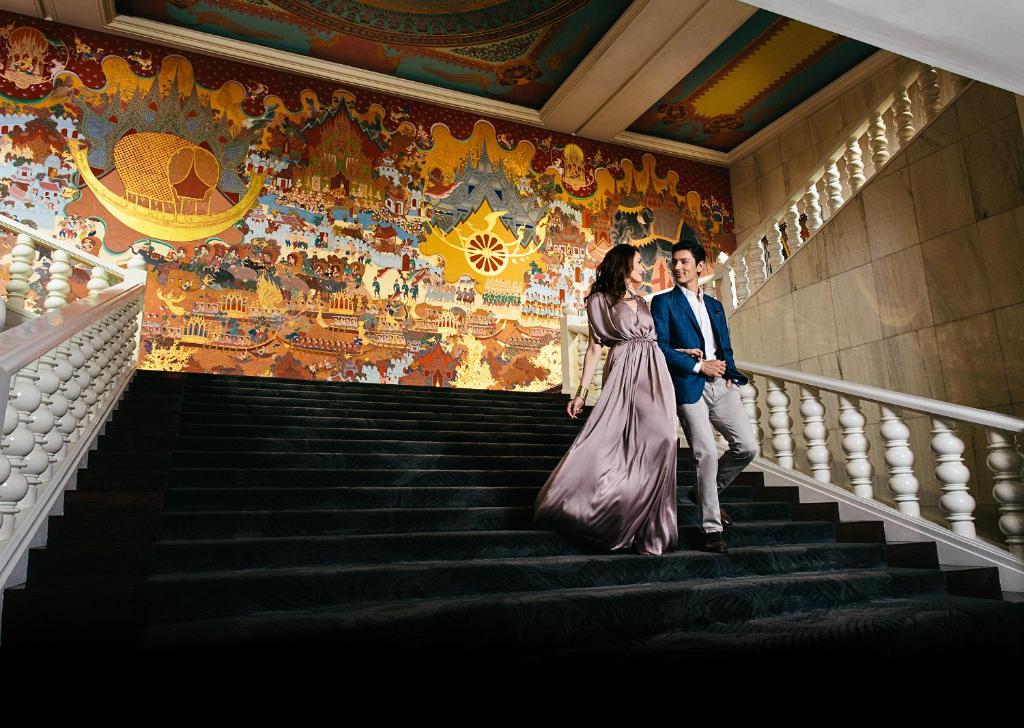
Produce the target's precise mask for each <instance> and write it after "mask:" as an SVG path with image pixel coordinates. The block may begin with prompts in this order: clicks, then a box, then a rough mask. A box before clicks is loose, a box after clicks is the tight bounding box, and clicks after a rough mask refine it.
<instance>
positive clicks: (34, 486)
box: [12, 362, 53, 511]
mask: <svg viewBox="0 0 1024 728" xmlns="http://www.w3.org/2000/svg"><path fill="white" fill-rule="evenodd" d="M38 367H39V363H38V362H32V363H31V364H29V365H28V366H26V367H24V368H23V369H20V370H19V371H18V372H17V374H15V376H14V390H13V396H12V399H13V400H14V408H15V409H16V410H18V417H19V418H20V419H21V421H22V422H24V423H25V426H26V427H27V428H28V431H29V432H30V433H31V435H32V450H31V451H30V452H29V453H27V454H26V455H25V461H24V467H23V468H22V471H21V472H22V474H23V475H24V476H25V479H26V480H28V485H29V489H28V493H27V494H26V495H25V498H24V499H23V500H22V501H21V503H19V504H18V505H19V507H20V508H21V510H22V511H25V510H28V508H29V507H30V506H32V505H34V504H35V502H36V500H37V499H38V496H39V489H40V487H41V486H43V485H45V484H46V483H47V482H48V481H49V479H50V457H49V454H48V453H47V452H46V450H45V449H44V447H43V446H44V443H45V441H46V435H47V434H49V432H50V430H51V429H52V428H53V415H52V414H51V413H50V410H49V409H48V408H47V406H46V404H45V403H44V402H43V392H42V390H40V389H39V386H38V384H37V382H38V380H39V372H38Z"/></svg>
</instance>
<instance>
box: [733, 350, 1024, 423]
mask: <svg viewBox="0 0 1024 728" xmlns="http://www.w3.org/2000/svg"><path fill="white" fill-rule="evenodd" d="M736 366H737V368H739V369H741V370H742V371H745V372H752V373H754V374H760V375H762V376H764V377H768V378H769V379H782V380H785V381H787V382H794V383H796V384H803V385H805V386H808V387H813V388H815V389H824V390H826V391H829V392H837V393H840V394H848V395H850V396H852V397H856V398H857V399H866V400H869V401H871V402H876V403H878V404H884V405H888V406H891V407H899V408H901V409H908V410H913V411H914V412H922V413H924V414H929V415H935V416H936V417H942V418H944V419H951V420H957V421H960V422H969V423H970V424H972V425H979V426H981V427H986V428H989V429H993V430H1002V431H1003V432H1024V420H1022V419H1020V418H1018V417H1010V416H1009V415H1003V414H999V413H998V412H988V411H986V410H982V409H977V408H975V407H966V406H964V405H959V404H953V403H952V402H943V401H941V400H937V399H929V398H928V397H919V396H917V395H915V394H906V393H904V392H894V391H891V390H888V389H881V388H879V387H872V386H869V385H867V384H855V383H853V382H845V381H843V380H841V379H832V378H831V377H823V376H821V375H818V374H808V373H807V372H801V371H797V370H795V369H783V368H782V367H771V366H767V365H765V364H756V363H754V362H749V361H744V360H737V361H736Z"/></svg>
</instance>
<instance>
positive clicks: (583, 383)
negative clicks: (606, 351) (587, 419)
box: [566, 339, 602, 419]
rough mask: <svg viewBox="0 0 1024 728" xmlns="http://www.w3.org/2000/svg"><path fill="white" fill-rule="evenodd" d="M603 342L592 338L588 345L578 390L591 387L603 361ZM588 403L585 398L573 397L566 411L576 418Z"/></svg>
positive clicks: (581, 390)
mask: <svg viewBox="0 0 1024 728" xmlns="http://www.w3.org/2000/svg"><path fill="white" fill-rule="evenodd" d="M601 348H602V347H601V344H599V343H598V342H596V341H594V340H593V339H591V340H590V345H589V346H587V353H586V354H584V355H583V374H582V375H581V376H580V387H579V389H578V390H577V391H579V392H581V393H582V392H583V391H585V390H589V389H590V384H591V382H593V381H594V373H595V372H596V371H597V365H598V364H599V363H600V362H601ZM585 404H586V402H585V401H584V398H583V397H582V396H580V397H575V396H574V397H573V398H572V399H571V400H569V406H568V407H567V408H566V411H567V412H568V413H569V416H570V417H572V418H573V419H576V416H577V415H579V413H580V412H582V411H583V407H584V405H585Z"/></svg>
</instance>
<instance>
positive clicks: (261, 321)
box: [0, 13, 735, 390]
mask: <svg viewBox="0 0 1024 728" xmlns="http://www.w3.org/2000/svg"><path fill="white" fill-rule="evenodd" d="M128 43H129V42H128V41H125V40H123V39H118V38H114V37H111V36H107V35H102V34H93V33H87V32H84V31H82V30H78V29H74V28H70V27H66V26H61V25H56V24H48V23H45V22H43V21H35V20H33V19H29V18H24V17H21V16H15V15H11V14H2V13H0V213H2V214H4V215H7V216H10V217H13V218H16V219H18V220H21V221H22V222H24V223H26V224H28V225H32V226H34V227H36V228H37V229H39V230H41V231H44V232H47V233H49V234H52V235H54V236H55V237H58V238H61V239H64V240H69V241H73V242H74V243H75V244H77V245H79V246H80V247H81V248H83V249H85V250H88V251H89V252H91V253H94V254H97V255H100V256H103V257H105V258H109V259H111V260H113V261H115V262H116V263H117V264H118V265H121V266H124V265H126V263H127V261H128V259H130V258H131V257H132V256H133V255H135V254H136V253H138V254H139V255H141V256H143V257H144V259H145V260H146V261H147V264H148V267H149V270H150V277H149V285H148V287H147V294H146V305H145V310H144V322H143V330H142V348H143V349H142V366H143V367H146V368H152V369H163V370H172V371H206V372H220V373H232V374H246V375H258V376H278V377H291V378H304V379H329V380H347V381H363V382H387V383H401V384H421V385H432V386H457V387H474V388H494V389H521V390H542V389H547V388H550V387H552V386H554V385H557V384H558V383H559V382H560V381H561V368H560V367H561V364H560V355H559V342H558V338H559V317H560V315H561V312H562V310H563V307H564V306H565V305H566V304H567V303H571V304H574V305H577V306H580V305H581V304H582V301H583V296H584V295H585V293H586V291H587V289H588V287H589V285H590V282H591V280H592V279H593V271H594V268H595V267H596V265H597V264H598V262H599V261H600V260H601V258H602V257H603V255H604V253H605V252H606V251H607V250H608V249H609V248H610V247H611V246H612V245H614V244H615V243H617V242H630V243H632V244H634V245H636V246H637V249H638V250H639V251H640V252H641V254H642V256H643V259H644V261H645V265H646V267H647V270H648V282H647V284H646V287H647V289H648V290H650V291H653V290H660V289H662V288H665V287H667V286H668V285H670V282H671V277H670V274H669V268H668V265H667V260H668V259H669V250H670V247H671V245H672V243H674V242H676V241H677V240H679V239H680V238H682V237H695V238H697V239H700V240H701V241H703V242H704V243H705V244H706V245H707V247H708V249H709V251H710V253H711V255H712V256H716V255H717V254H718V253H719V252H731V250H732V249H733V248H734V245H735V241H734V238H733V235H732V231H731V230H732V220H731V214H730V209H729V208H730V198H729V180H728V171H727V170H726V169H723V168H718V167H713V166H709V165H703V164H698V163H694V162H689V161H685V160H679V159H674V158H669V157H663V156H655V155H651V154H640V153H638V152H635V151H632V150H628V149H625V148H622V147H616V146H613V145H607V144H600V143H595V142H591V141H589V140H584V139H579V138H574V137H568V136H560V135H554V134H550V133H548V132H545V131H544V130H542V129H535V128H531V127H525V126H518V125H514V124H507V123H502V122H492V121H488V120H486V119H480V118H478V117H475V116H472V115H470V114H467V113H463V112H456V111H452V110H448V109H443V108H440V107H435V106H431V105H427V104H421V103H418V102H411V101H407V100H403V99H398V98H394V97H389V96H385V95H382V94H376V93H373V92H369V91H364V90H353V89H346V88H340V87H337V86H334V85H331V84H328V83H326V82H320V81H315V80H308V79H301V78H298V77H295V76H290V75H287V74H283V73H277V72H274V71H270V70H265V69H257V68H250V67H246V66H242V65H239V64H231V63H228V62H225V61H221V60H219V59H212V58H206V57H203V56H199V55H190V56H189V57H184V56H182V55H180V54H177V53H174V52H171V51H169V50H168V49H163V48H160V47H158V46H153V45H146V46H142V45H129V44H128ZM9 250H10V241H9V240H8V241H6V242H5V243H2V245H0V254H2V255H4V256H5V257H9ZM4 262H6V261H4ZM47 263H48V261H46V260H45V259H44V260H43V261H41V263H40V267H39V269H38V275H37V277H36V279H35V280H34V281H33V288H34V290H35V292H36V296H35V299H36V300H37V301H38V300H40V299H41V292H42V290H43V289H42V286H43V285H45V280H46V275H47V270H46V269H47ZM4 268H5V269H6V266H4ZM87 280H88V272H87V271H85V270H81V271H77V272H76V273H75V277H74V279H73V281H72V286H73V289H75V290H77V291H79V292H80V293H84V292H85V283H86V282H87Z"/></svg>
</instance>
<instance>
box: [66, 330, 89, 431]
mask: <svg viewBox="0 0 1024 728" xmlns="http://www.w3.org/2000/svg"><path fill="white" fill-rule="evenodd" d="M69 349H70V354H69V356H68V359H69V361H70V362H71V364H72V366H74V368H75V373H74V379H73V381H74V382H75V384H76V385H77V386H78V396H77V397H74V398H72V397H70V395H69V397H68V398H69V399H70V400H71V412H70V414H71V416H72V418H73V419H74V421H75V431H74V432H72V433H71V441H72V442H77V441H78V438H79V437H81V435H82V432H84V431H85V426H86V424H88V422H87V419H88V417H89V400H88V393H89V384H90V382H91V381H92V378H91V377H90V376H89V369H88V367H86V361H88V358H89V357H90V356H92V353H93V349H92V346H90V345H89V343H88V342H87V341H86V340H85V337H84V336H83V333H78V334H75V335H74V336H72V337H71V343H70V344H69ZM93 403H94V404H95V399H94V400H93ZM62 431H63V430H62Z"/></svg>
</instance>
